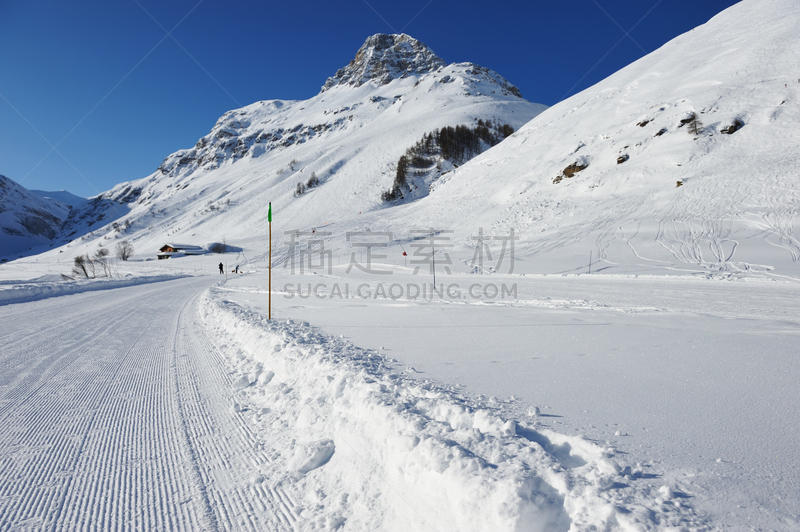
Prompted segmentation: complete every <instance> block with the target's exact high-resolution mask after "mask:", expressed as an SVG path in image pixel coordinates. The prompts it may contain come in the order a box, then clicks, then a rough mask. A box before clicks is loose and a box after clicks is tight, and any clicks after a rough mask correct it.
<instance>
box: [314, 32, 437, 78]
mask: <svg viewBox="0 0 800 532" xmlns="http://www.w3.org/2000/svg"><path fill="white" fill-rule="evenodd" d="M445 65H446V63H445V62H444V60H443V59H442V58H441V57H439V56H437V55H436V54H435V53H433V50H431V49H430V48H428V47H427V46H426V45H425V44H423V43H421V42H419V41H418V40H416V39H414V38H413V37H410V36H408V35H406V34H405V33H402V34H400V35H386V34H383V33H378V34H376V35H373V36H372V37H369V38H368V39H367V40H366V42H364V44H363V45H362V46H361V48H360V49H359V50H358V53H357V54H356V57H355V59H353V60H352V61H350V64H349V65H347V66H346V67H344V68H340V69H339V71H338V72H336V75H334V76H333V77H330V78H328V80H327V81H326V82H325V85H323V87H322V92H325V91H326V90H328V89H330V88H332V87H335V86H337V85H349V86H352V87H360V86H361V85H363V84H365V83H367V82H369V81H373V80H374V81H376V82H377V83H379V84H381V85H386V84H387V83H389V82H390V81H392V80H394V79H398V78H401V77H404V76H406V75H408V74H426V73H428V72H432V71H434V70H436V69H438V68H440V67H443V66H445Z"/></svg>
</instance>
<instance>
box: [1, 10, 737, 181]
mask: <svg viewBox="0 0 800 532" xmlns="http://www.w3.org/2000/svg"><path fill="white" fill-rule="evenodd" d="M735 3H736V1H734V0H660V1H659V0H564V1H553V0H550V1H547V2H541V1H538V0H528V1H503V0H497V1H494V2H492V1H486V0H482V1H474V0H461V1H454V0H404V1H402V2H398V1H396V0H341V1H324V2H322V1H307V2H302V1H301V2H275V1H270V0H266V1H265V0H261V1H258V2H254V1H250V0H240V1H222V0H169V1H167V2H163V1H156V0H138V1H137V0H112V1H108V0H79V1H74V2H64V1H63V0H26V1H23V0H2V1H0V125H1V126H2V127H0V174H3V175H5V176H7V177H9V178H11V179H13V180H15V181H17V182H20V183H22V184H23V185H24V186H25V187H27V188H29V189H44V190H61V189H66V190H68V191H70V192H73V193H75V194H79V195H82V196H92V195H95V194H97V193H99V192H102V191H104V190H107V189H109V188H111V187H112V186H113V185H115V184H117V183H119V182H122V181H128V180H132V179H138V178H141V177H145V176H147V175H149V174H150V173H152V172H153V171H154V170H155V169H156V168H157V167H158V165H159V164H160V163H161V161H162V159H163V158H164V157H166V156H167V155H168V154H170V153H172V152H174V151H176V150H178V149H181V148H189V147H191V146H193V145H194V144H195V142H196V141H197V139H198V138H200V137H201V136H203V135H205V134H206V133H207V132H208V131H209V129H210V128H211V127H212V126H213V125H214V123H215V121H216V119H217V118H219V116H221V115H222V114H223V113H224V112H225V111H228V110H230V109H235V108H237V107H240V106H242V105H247V104H250V103H252V102H255V101H258V100H266V99H272V98H282V99H306V98H309V97H311V96H313V95H315V94H317V93H318V92H319V88H320V86H321V85H322V84H323V83H324V82H325V80H326V78H327V77H328V76H331V75H333V74H334V73H335V72H336V70H337V69H338V68H340V67H342V66H344V65H346V64H347V63H348V62H349V61H350V60H351V59H352V58H353V57H354V56H355V53H356V51H357V50H358V48H359V47H360V46H361V44H362V43H363V42H364V40H365V39H366V38H367V37H368V36H369V35H372V34H375V33H394V32H404V33H408V34H409V35H411V36H412V37H415V38H417V39H419V40H420V41H422V42H424V43H425V44H427V45H428V46H430V47H431V48H432V49H433V50H434V52H436V53H437V54H438V55H439V56H441V57H442V58H443V59H444V60H445V61H447V62H457V61H471V62H474V63H477V64H479V65H482V66H485V67H488V68H491V69H494V70H496V71H497V72H499V73H500V74H501V75H503V76H504V77H506V78H507V79H508V80H509V81H510V82H511V83H513V84H515V85H517V86H518V87H519V88H520V90H521V91H522V95H523V96H524V97H525V98H526V99H528V100H531V101H534V102H539V103H544V104H548V105H552V104H554V103H556V102H558V101H560V100H562V99H564V98H565V97H567V96H569V95H572V94H574V93H576V92H579V91H580V90H583V89H585V88H587V87H589V86H591V85H593V84H594V83H597V82H598V81H600V80H601V79H603V78H605V77H607V76H608V75H610V74H612V73H613V72H615V71H617V70H619V69H620V68H622V67H624V66H625V65H627V64H629V63H631V62H633V61H635V60H636V59H638V58H640V57H642V56H644V55H645V54H646V53H649V52H651V51H653V50H655V49H656V48H658V47H660V46H661V45H663V44H664V43H665V42H667V41H669V40H670V39H672V38H674V37H676V36H677V35H680V34H681V33H684V32H686V31H688V30H690V29H691V28H693V27H695V26H697V25H700V24H702V23H704V22H706V21H707V20H708V19H710V18H711V17H712V16H714V15H715V14H717V13H718V12H720V11H722V10H723V9H725V8H727V7H729V6H731V5H733V4H735ZM167 32H171V33H170V34H168V33H167ZM53 147H55V150H53Z"/></svg>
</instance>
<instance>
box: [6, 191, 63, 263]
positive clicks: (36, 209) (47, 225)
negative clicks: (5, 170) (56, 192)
mask: <svg viewBox="0 0 800 532" xmlns="http://www.w3.org/2000/svg"><path fill="white" fill-rule="evenodd" d="M69 210H70V205H68V204H66V203H63V202H62V201H60V200H59V199H58V198H52V197H42V196H41V195H39V194H37V193H35V192H32V191H30V190H27V189H26V188H25V187H23V186H22V185H19V184H18V183H15V182H14V181H12V180H10V179H8V178H7V177H5V176H2V175H0V259H11V258H16V257H18V256H19V255H21V254H24V255H29V254H32V253H33V250H35V249H38V250H39V251H44V249H46V248H47V246H49V245H50V244H51V243H52V242H53V239H54V238H56V236H57V235H58V233H59V231H60V230H61V227H62V225H63V224H64V221H65V220H66V219H67V215H68V214H69Z"/></svg>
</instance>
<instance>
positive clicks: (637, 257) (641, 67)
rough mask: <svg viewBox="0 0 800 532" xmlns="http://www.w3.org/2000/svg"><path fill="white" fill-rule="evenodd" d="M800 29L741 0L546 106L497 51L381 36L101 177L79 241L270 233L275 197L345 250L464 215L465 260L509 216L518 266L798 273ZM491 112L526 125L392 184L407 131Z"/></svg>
mask: <svg viewBox="0 0 800 532" xmlns="http://www.w3.org/2000/svg"><path fill="white" fill-rule="evenodd" d="M798 30H800V6H798V5H797V4H796V2H793V1H791V0H745V1H743V2H741V3H739V4H737V5H736V6H734V7H732V8H730V9H728V10H726V11H724V12H722V13H721V14H719V15H718V16H716V17H714V18H713V19H712V20H710V21H709V22H708V23H706V24H704V25H703V26H700V27H698V28H696V29H695V30H693V31H690V32H688V33H686V34H684V35H681V36H680V37H678V38H676V39H674V40H673V41H671V42H669V43H667V44H666V45H664V46H663V47H662V48H660V49H659V50H656V51H655V52H653V53H651V54H649V55H648V56H646V57H644V58H642V59H641V60H639V61H637V62H635V63H634V64H632V65H630V66H628V67H626V68H625V69H623V70H621V71H620V72H618V73H616V74H614V75H613V76H611V77H609V78H608V79H606V80H604V81H603V82H601V83H599V84H597V85H596V86H594V87H591V88H589V89H587V90H585V91H583V92H582V93H580V94H578V95H576V96H574V97H572V98H569V99H568V100H565V101H563V102H561V103H559V104H557V105H555V106H553V107H552V108H550V109H547V110H546V111H545V112H543V113H541V114H539V113H540V112H541V111H542V110H543V109H544V107H543V106H540V105H536V104H531V103H529V102H527V101H525V100H523V99H522V98H521V97H520V96H519V91H517V90H516V88H515V87H513V86H512V85H510V84H509V83H508V82H507V81H506V80H505V79H503V78H502V77H500V76H499V75H498V74H496V73H494V72H492V71H490V70H487V69H484V68H481V67H478V66H476V65H473V64H470V63H459V64H451V65H447V66H445V65H444V63H443V61H442V60H441V59H439V58H438V57H436V56H435V55H434V54H433V52H432V51H430V49H428V48H427V47H426V46H425V45H423V44H422V43H419V42H418V41H415V40H413V39H412V38H410V37H408V36H405V35H396V36H385V35H377V36H373V37H371V38H369V39H368V40H367V42H366V43H365V44H364V46H363V47H362V48H361V49H360V50H359V51H358V53H357V55H356V58H355V59H354V60H353V61H352V62H351V63H350V64H349V65H348V66H346V67H344V68H342V69H340V70H339V71H338V72H337V73H336V74H335V75H334V76H332V77H331V78H329V79H328V80H327V81H326V82H325V84H324V86H323V87H322V90H321V92H320V93H319V94H318V95H317V96H315V97H313V98H311V99H309V100H306V101H283V100H270V101H263V102H257V103H255V104H252V105H249V106H246V107H244V108H241V109H237V110H234V111H230V112H228V113H226V114H225V115H224V116H222V117H221V118H220V119H219V121H218V122H217V124H216V125H215V126H214V127H213V128H212V130H211V131H210V132H209V134H208V135H206V136H204V137H203V138H201V139H200V140H199V141H198V142H197V144H196V145H195V146H194V147H193V148H190V149H185V150H180V151H178V152H176V153H174V154H172V155H170V156H168V157H167V158H166V159H165V160H164V162H163V163H162V164H161V166H160V167H159V169H158V171H157V172H155V173H154V174H153V175H151V176H149V177H147V178H145V179H142V180H139V181H136V182H131V183H124V184H121V185H119V186H117V187H115V188H114V189H113V190H111V191H109V192H107V193H105V194H103V195H102V196H103V198H104V201H107V202H108V203H107V204H108V205H113V206H114V207H115V208H116V209H117V212H118V213H124V216H120V215H111V214H110V213H108V212H106V211H105V210H104V209H105V207H104V206H103V205H99V206H98V205H97V204H95V205H94V206H93V207H92V208H93V209H94V210H92V211H91V212H90V211H89V210H88V209H89V208H90V206H92V204H91V203H88V204H86V205H85V206H84V207H83V208H81V209H79V210H78V212H76V213H75V214H76V215H77V216H78V217H82V220H83V222H81V223H83V225H82V226H81V227H83V228H88V229H91V230H92V231H93V232H92V233H90V234H88V235H86V236H85V237H84V240H83V241H82V242H80V243H73V244H72V245H71V248H74V251H80V250H83V248H86V250H88V251H91V250H93V249H94V248H95V247H96V246H97V245H98V242H96V239H97V238H101V239H113V238H123V237H124V238H128V239H133V240H134V242H135V243H136V244H137V249H138V250H139V251H140V252H143V251H144V250H146V249H156V248H157V247H158V246H160V245H161V244H162V243H163V241H164V240H165V239H167V240H169V239H176V240H179V241H182V242H190V243H195V244H200V245H202V244H205V243H208V242H219V241H221V240H222V239H226V240H227V241H228V242H233V241H240V242H241V244H243V245H244V247H245V248H246V249H248V248H250V249H252V250H254V251H257V250H263V249H264V248H265V246H266V244H265V235H266V216H267V209H266V206H267V204H268V203H269V202H272V204H273V209H274V211H275V213H276V217H275V222H276V224H277V226H276V227H275V229H276V230H277V231H278V234H282V231H287V230H294V229H304V230H311V229H312V228H315V227H321V226H326V227H327V228H328V229H326V231H327V232H330V233H331V236H330V240H331V241H332V242H331V243H330V245H329V249H332V250H333V252H334V253H335V254H336V253H338V254H339V255H340V256H344V257H347V256H349V248H348V246H349V243H347V242H346V241H345V236H344V235H345V234H346V232H347V231H354V230H361V229H364V228H366V227H370V228H372V229H373V230H383V231H390V232H392V234H393V235H394V237H395V239H397V240H399V241H400V242H399V243H398V248H397V249H398V250H399V249H400V248H399V245H400V244H402V243H403V242H404V241H406V242H407V241H409V240H410V239H411V238H412V237H413V235H412V234H411V231H412V230H414V229H418V228H428V229H431V228H434V229H437V230H439V229H440V230H452V231H453V233H449V235H450V238H451V242H454V243H455V247H454V248H453V252H452V255H453V256H454V261H453V262H454V264H455V266H454V267H456V268H459V269H461V270H463V271H470V270H471V269H472V268H473V266H474V265H473V264H472V263H471V262H470V260H471V258H473V257H474V250H475V246H476V242H477V240H476V236H477V235H478V234H479V233H480V232H481V231H483V234H484V235H488V236H489V237H490V238H495V237H502V236H503V235H506V236H508V235H510V234H511V230H512V229H513V230H514V237H515V238H516V239H517V240H516V242H515V243H516V246H515V259H516V265H515V271H516V272H517V273H524V272H543V273H553V272H588V271H589V268H591V270H592V271H593V272H596V271H601V270H602V271H609V272H623V273H624V272H627V273H650V272H670V271H680V272H701V273H704V274H705V273H721V274H724V275H729V274H739V273H756V274H759V275H789V276H796V272H795V270H796V266H797V261H798V260H799V259H800V242H798V240H797V238H796V237H795V236H794V231H793V229H794V225H795V223H796V222H797V216H798V212H800V192H798V186H797V173H798V172H797V170H798V166H800V165H799V164H798V158H797V155H796V147H797V144H798V139H799V138H800V137H798V134H797V133H796V132H795V129H796V123H797V122H798V118H800V113H799V112H798V100H800V94H799V91H800V83H799V82H798V74H797V72H796V69H795V68H794V66H795V65H796V64H797V59H798V56H799V55H800V43H799V42H798V40H797V38H796V35H797V33H798ZM534 117H535V118H534ZM532 118H533V119H532ZM531 119H532V120H531ZM480 120H484V121H491V123H493V124H497V123H500V124H502V123H508V124H510V125H511V126H512V127H513V128H514V129H518V131H517V132H516V133H515V134H513V135H512V136H511V137H510V138H507V139H506V140H504V141H503V142H501V143H500V144H499V145H498V146H496V147H494V148H491V149H489V150H488V151H486V152H485V153H483V154H482V155H479V156H478V157H475V158H474V159H472V160H471V161H469V162H467V163H466V164H463V165H460V166H459V167H458V168H455V166H454V165H451V164H450V162H449V161H443V160H441V158H439V159H438V160H437V156H436V155H435V154H434V156H433V157H432V158H431V159H425V157H423V159H425V161H426V163H425V164H428V163H430V164H431V165H434V164H435V166H431V167H425V168H419V167H418V168H411V169H410V170H409V172H408V174H409V175H410V176H411V177H410V178H409V184H408V192H407V194H405V200H404V201H401V202H399V203H398V202H388V203H387V202H384V201H382V199H381V196H382V194H384V193H385V192H386V191H387V190H389V189H391V187H392V185H393V182H394V181H395V177H396V175H397V173H398V168H397V164H398V161H399V158H400V157H401V156H403V155H404V154H406V155H407V154H409V151H408V150H409V148H412V147H413V146H414V145H415V144H418V143H420V142H421V141H422V140H423V139H425V138H427V137H426V135H427V134H428V133H430V132H432V131H434V130H436V129H437V128H443V127H445V126H457V125H459V124H464V125H469V126H476V125H477V124H478V123H479V121H480ZM523 125H524V127H522V128H521V129H519V128H520V126H523ZM423 144H424V143H423ZM484 148H488V146H484ZM423 155H424V154H423ZM426 157H427V155H426ZM100 216H103V217H105V218H104V219H103V220H102V221H101V223H98V222H97V219H98V218H99V217H100ZM71 218H72V217H71ZM123 218H124V220H123ZM111 221H116V222H117V224H118V225H117V227H116V228H114V227H113V226H112V225H110V224H109V225H105V226H103V223H109V222H111ZM120 224H124V227H128V226H130V228H129V229H128V232H129V233H130V234H128V235H124V236H123V234H124V231H123V232H120V231H119V227H120ZM77 225H80V224H77ZM101 226H103V227H102V228H100V229H98V227H101ZM71 230H72V231H75V235H73V237H74V236H76V235H78V234H79V233H80V231H77V230H76V229H74V228H73V229H71ZM99 243H102V240H100V241H99ZM72 252H73V251H72V250H70V253H72ZM81 252H82V251H81ZM391 256H394V255H391ZM590 260H591V262H592V264H591V266H590Z"/></svg>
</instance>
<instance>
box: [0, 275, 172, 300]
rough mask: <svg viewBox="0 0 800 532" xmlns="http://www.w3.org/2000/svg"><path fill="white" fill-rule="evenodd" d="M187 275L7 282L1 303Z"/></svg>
mask: <svg viewBox="0 0 800 532" xmlns="http://www.w3.org/2000/svg"><path fill="white" fill-rule="evenodd" d="M182 277H186V275H151V276H129V277H123V278H111V277H107V278H103V279H83V280H80V281H57V282H51V281H45V282H24V283H18V284H5V285H1V286H0V305H10V304H12V303H26V302H28V301H37V300H39V299H47V298H48V297H57V296H66V295H70V294H79V293H81V292H91V291H93V290H109V289H111V288H123V287H125V286H134V285H139V284H147V283H158V282H161V281H171V280H173V279H180V278H182Z"/></svg>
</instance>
